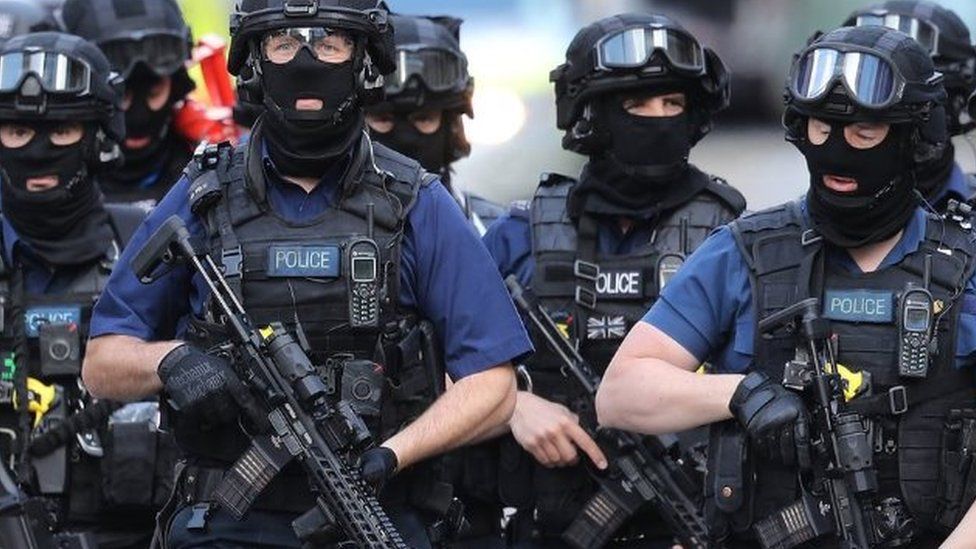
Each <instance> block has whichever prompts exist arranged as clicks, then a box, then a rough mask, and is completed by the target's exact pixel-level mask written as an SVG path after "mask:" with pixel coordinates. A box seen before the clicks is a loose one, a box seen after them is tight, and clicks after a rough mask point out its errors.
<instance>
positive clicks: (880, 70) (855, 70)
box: [783, 26, 948, 162]
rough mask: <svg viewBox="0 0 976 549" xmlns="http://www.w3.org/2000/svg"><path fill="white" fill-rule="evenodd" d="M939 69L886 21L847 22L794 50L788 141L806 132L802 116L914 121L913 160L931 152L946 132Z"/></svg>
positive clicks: (786, 121) (788, 97)
mask: <svg viewBox="0 0 976 549" xmlns="http://www.w3.org/2000/svg"><path fill="white" fill-rule="evenodd" d="M945 99H946V92H945V89H944V88H943V87H942V75H941V74H940V73H939V72H938V71H936V70H935V67H934V65H933V64H932V59H931V58H930V57H929V55H928V52H926V51H925V49H924V48H923V47H922V46H921V45H920V44H919V43H918V42H916V41H915V40H914V39H912V38H911V37H910V36H908V35H906V34H904V33H901V32H898V31H896V30H892V29H888V28H886V27H878V26H870V27H842V28H839V29H836V30H833V31H830V32H828V33H827V34H823V35H821V36H819V37H818V38H816V39H815V40H814V41H813V42H811V43H810V44H809V45H808V46H807V47H806V48H804V49H803V50H802V51H801V52H800V53H799V54H797V55H796V56H795V60H794V63H793V67H792V68H791V70H790V76H789V79H788V81H787V84H786V94H785V102H786V111H785V113H784V115H783V123H784V126H785V128H786V138H787V140H788V141H799V140H802V139H805V138H806V129H805V125H804V123H805V120H806V118H807V117H811V116H813V117H817V118H823V119H826V120H838V121H841V122H856V121H880V122H888V123H892V124H900V123H910V124H912V125H913V126H914V128H915V130H916V131H915V132H914V133H915V135H914V137H913V139H914V146H915V156H916V162H919V161H923V160H925V159H926V158H929V157H934V156H932V155H935V154H936V153H937V152H939V153H940V152H941V150H942V148H944V147H945V145H946V142H947V139H948V136H947V135H946V131H945V123H944V117H942V116H933V112H934V111H936V109H940V108H942V107H943V106H944V103H945Z"/></svg>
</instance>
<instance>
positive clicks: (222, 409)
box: [157, 345, 250, 427]
mask: <svg viewBox="0 0 976 549" xmlns="http://www.w3.org/2000/svg"><path fill="white" fill-rule="evenodd" d="M157 374H158V375H159V379H160V380H162V382H163V387H164V389H165V391H166V393H167V394H168V395H169V402H170V404H171V405H172V406H173V407H174V408H175V409H176V410H178V411H179V412H180V413H181V414H182V415H183V416H184V418H185V419H187V420H190V421H199V422H201V423H203V424H205V425H208V426H211V427H213V426H217V425H223V424H225V423H230V422H233V421H235V420H236V419H237V417H238V415H239V414H240V411H241V406H244V405H245V403H247V402H249V400H248V398H249V397H250V394H249V393H248V392H247V388H246V387H244V384H243V383H241V381H240V379H238V377H237V375H236V374H235V373H234V370H233V369H231V366H230V364H229V363H228V362H227V361H226V360H224V359H222V358H220V357H216V356H211V355H208V354H206V353H203V352H201V351H200V350H198V349H196V348H194V347H191V346H190V345H180V346H179V347H177V348H175V349H173V350H172V351H170V352H169V354H167V355H166V356H165V357H163V360H162V361H161V362H160V363H159V369H158V370H157Z"/></svg>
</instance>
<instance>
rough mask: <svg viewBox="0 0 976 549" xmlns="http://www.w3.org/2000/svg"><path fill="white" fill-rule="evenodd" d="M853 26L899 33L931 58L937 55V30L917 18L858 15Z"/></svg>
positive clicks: (880, 14)
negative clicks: (877, 28)
mask: <svg viewBox="0 0 976 549" xmlns="http://www.w3.org/2000/svg"><path fill="white" fill-rule="evenodd" d="M854 26H856V27H864V26H878V27H886V28H889V29H894V30H896V31H900V32H902V33H904V34H907V35H908V36H911V37H912V38H914V39H915V41H916V42H918V43H919V44H921V45H922V47H923V48H925V49H926V50H928V52H929V53H930V54H931V55H932V56H933V57H934V56H936V55H939V28H938V27H936V26H935V25H933V24H932V23H930V22H928V21H925V20H922V19H919V18H917V17H913V16H911V15H901V14H898V13H887V12H882V11H878V12H872V13H866V14H862V15H858V16H857V18H855V20H854Z"/></svg>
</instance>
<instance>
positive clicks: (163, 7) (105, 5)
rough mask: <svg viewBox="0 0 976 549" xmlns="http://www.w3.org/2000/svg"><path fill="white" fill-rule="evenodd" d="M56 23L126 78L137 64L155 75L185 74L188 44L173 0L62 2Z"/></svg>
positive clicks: (188, 40)
mask: <svg viewBox="0 0 976 549" xmlns="http://www.w3.org/2000/svg"><path fill="white" fill-rule="evenodd" d="M62 19H63V20H64V26H65V30H66V31H68V32H70V33H72V34H77V35H78V36H81V37H82V38H86V39H88V40H91V41H92V42H95V43H96V44H98V46H99V47H100V48H101V49H102V51H103V52H105V56H106V57H107V58H108V60H109V61H110V62H111V63H112V67H113V68H115V70H116V71H117V72H118V73H119V74H121V75H122V76H123V78H125V79H127V80H128V78H129V76H130V75H131V74H132V71H133V70H134V69H135V68H136V66H137V65H139V64H142V65H144V66H145V67H147V68H148V69H150V70H151V71H152V72H153V73H155V74H156V75H157V76H173V75H175V74H177V73H184V74H185V73H186V62H187V61H189V59H190V56H191V53H192V48H193V45H192V40H191V38H190V28H189V27H187V25H186V22H185V21H184V20H183V13H182V12H181V11H180V7H179V5H177V3H176V0H126V1H125V2H118V1H116V0H67V2H65V4H64V10H63V12H62ZM191 89H192V88H191ZM189 91H190V90H186V91H185V92H184V93H182V94H177V97H182V96H183V95H185V94H186V93H189Z"/></svg>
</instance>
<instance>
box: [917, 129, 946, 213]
mask: <svg viewBox="0 0 976 549" xmlns="http://www.w3.org/2000/svg"><path fill="white" fill-rule="evenodd" d="M955 165H956V148H955V146H953V144H952V142H951V141H948V142H946V146H945V147H944V148H943V149H942V154H941V155H939V157H938V158H935V159H932V160H929V161H928V162H924V163H922V164H920V165H919V166H918V168H916V169H915V185H916V186H917V187H918V190H919V191H920V192H921V193H922V196H924V197H925V200H927V201H928V202H929V203H930V204H932V205H933V206H937V205H936V201H937V200H938V198H939V197H940V195H942V193H943V191H945V189H946V188H947V187H948V185H949V177H950V176H951V175H952V169H953V168H954V167H955ZM937 207H939V206H937Z"/></svg>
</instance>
